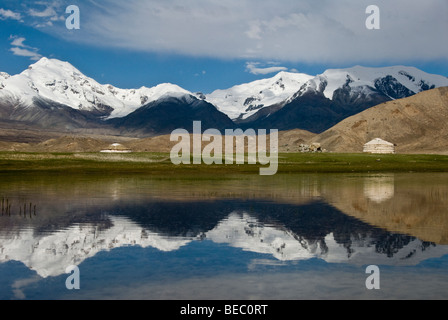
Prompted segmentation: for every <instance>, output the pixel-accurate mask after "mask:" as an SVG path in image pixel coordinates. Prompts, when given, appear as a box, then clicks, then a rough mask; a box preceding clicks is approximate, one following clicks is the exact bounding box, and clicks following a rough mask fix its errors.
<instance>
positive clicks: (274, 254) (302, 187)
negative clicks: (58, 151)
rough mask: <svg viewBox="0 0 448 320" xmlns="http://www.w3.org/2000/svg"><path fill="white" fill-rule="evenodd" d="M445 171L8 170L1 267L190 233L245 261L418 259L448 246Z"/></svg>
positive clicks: (79, 259) (58, 269)
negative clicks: (203, 173) (159, 175)
mask: <svg viewBox="0 0 448 320" xmlns="http://www.w3.org/2000/svg"><path fill="white" fill-rule="evenodd" d="M446 178H447V176H446V175H443V174H419V175H417V174H415V175H412V174H400V175H397V174H395V175H394V174H387V175H291V176H280V175H278V176H276V177H272V178H269V179H267V180H266V181H264V182H263V183H260V179H261V178H260V177H243V178H241V177H236V178H234V179H233V178H232V179H223V180H202V181H196V180H192V179H184V180H182V179H178V180H173V179H171V180H169V179H154V178H145V177H132V176H129V177H120V178H113V177H110V178H105V177H76V178H73V177H70V178H69V177H39V176H33V177H32V178H30V177H27V179H24V177H9V178H8V179H4V180H3V182H1V183H0V197H1V198H2V199H4V200H3V201H6V200H7V201H8V204H10V205H11V209H10V212H8V213H6V211H5V210H3V211H2V216H1V217H0V266H1V265H2V264H7V263H8V262H12V261H17V262H20V263H22V264H23V265H25V266H26V267H27V268H28V269H29V270H31V271H33V272H35V273H36V274H37V275H38V276H39V277H40V278H42V279H45V278H49V277H58V276H64V275H65V268H66V267H67V266H69V265H78V266H82V265H83V263H85V262H86V261H87V260H88V259H95V257H96V256H97V255H99V254H100V253H107V252H110V253H111V252H113V251H114V250H116V249H118V248H123V249H126V248H132V247H138V248H152V249H156V250H158V251H160V252H167V253H168V252H172V253H174V252H177V251H179V250H181V249H182V248H186V247H188V246H192V245H193V244H195V243H197V244H201V243H203V244H204V247H207V246H209V244H210V243H213V244H214V245H215V246H216V248H215V250H222V248H223V247H222V246H225V247H227V248H235V249H239V250H241V251H242V252H247V253H251V254H255V255H258V256H256V257H253V256H251V258H250V259H249V260H248V261H246V265H247V268H248V270H250V269H251V267H250V266H252V267H253V265H254V263H255V264H256V265H260V264H266V265H277V264H279V265H285V264H288V263H298V262H300V261H308V260H312V259H319V260H321V261H325V262H326V263H337V264H343V265H351V266H363V265H370V264H376V265H383V266H390V267H399V266H417V265H419V264H421V263H422V262H424V261H427V260H430V259H433V258H440V257H443V256H445V255H447V254H448V246H446V244H447V234H446V232H447V230H448V228H446V226H447V222H448V215H447V212H446V208H448V206H447V199H448V185H447V184H446V183H445V181H448V180H447V179H446ZM68 179H69V181H67V180H68ZM5 199H6V200H5ZM29 203H31V204H33V205H31V206H29V207H28V204H29ZM34 206H35V207H36V209H34ZM22 208H23V209H22ZM33 209H34V210H35V211H33ZM26 210H28V211H26ZM25 212H27V214H25ZM220 248H221V249H220ZM222 254H223V255H225V254H226V253H225V250H223V253H222ZM122 259H123V260H125V259H126V255H125V254H124V257H123V258H122ZM185 259H195V257H194V256H189V257H188V258H185ZM275 261H277V263H275ZM127 263H130V264H132V263H133V262H132V261H128V262H127ZM211 267H213V265H212V266H211Z"/></svg>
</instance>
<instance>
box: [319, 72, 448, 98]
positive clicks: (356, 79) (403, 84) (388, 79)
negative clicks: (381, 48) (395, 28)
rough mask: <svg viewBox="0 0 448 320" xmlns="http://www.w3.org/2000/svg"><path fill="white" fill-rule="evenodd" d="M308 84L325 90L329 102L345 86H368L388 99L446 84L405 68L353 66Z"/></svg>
mask: <svg viewBox="0 0 448 320" xmlns="http://www.w3.org/2000/svg"><path fill="white" fill-rule="evenodd" d="M311 82H314V86H315V87H320V88H324V90H323V94H324V95H325V97H327V98H328V99H333V96H334V93H335V91H336V90H338V89H341V88H344V86H348V87H350V88H351V89H355V88H366V87H368V88H370V89H372V90H376V91H378V92H380V93H382V94H384V95H386V96H388V97H389V98H390V99H400V98H405V97H408V96H410V95H413V94H416V93H419V92H421V91H424V90H429V89H434V88H436V87H442V86H447V85H448V79H447V78H446V77H443V76H439V75H434V74H429V73H426V72H423V71H421V70H419V69H417V68H414V67H406V66H392V67H383V68H369V67H362V66H355V67H352V68H347V69H329V70H327V71H325V72H324V73H323V74H322V75H319V76H317V77H316V78H315V79H313V80H312V81H311Z"/></svg>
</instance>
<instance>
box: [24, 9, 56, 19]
mask: <svg viewBox="0 0 448 320" xmlns="http://www.w3.org/2000/svg"><path fill="white" fill-rule="evenodd" d="M28 14H29V15H30V16H32V17H40V18H46V17H54V16H57V13H56V11H55V10H54V8H52V7H47V8H45V10H43V11H38V10H35V9H30V10H29V12H28Z"/></svg>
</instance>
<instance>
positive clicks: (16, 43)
mask: <svg viewBox="0 0 448 320" xmlns="http://www.w3.org/2000/svg"><path fill="white" fill-rule="evenodd" d="M9 40H12V41H11V45H12V48H10V49H9V50H10V51H11V52H12V53H13V54H14V55H16V56H21V57H28V58H30V59H31V60H33V61H36V60H39V59H40V58H42V55H41V54H39V53H38V51H39V49H37V48H33V47H31V46H28V45H26V44H24V42H25V41H26V39H25V38H24V37H18V36H10V37H9Z"/></svg>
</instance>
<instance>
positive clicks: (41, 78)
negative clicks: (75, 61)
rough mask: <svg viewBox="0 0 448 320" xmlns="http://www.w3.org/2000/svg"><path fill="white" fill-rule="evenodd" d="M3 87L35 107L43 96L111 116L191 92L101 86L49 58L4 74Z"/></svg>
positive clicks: (174, 88) (166, 85)
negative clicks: (24, 68)
mask: <svg viewBox="0 0 448 320" xmlns="http://www.w3.org/2000/svg"><path fill="white" fill-rule="evenodd" d="M0 88H1V91H0V97H2V98H9V99H10V100H15V101H18V102H20V103H21V104H22V105H24V106H32V105H33V104H34V102H35V101H36V99H43V100H46V101H51V102H53V103H57V104H60V105H64V106H68V107H71V108H73V109H75V110H80V111H91V112H97V114H100V115H102V116H103V117H104V118H108V119H109V118H117V117H123V116H126V115H128V114H129V113H131V112H133V111H135V110H136V109H138V108H139V107H141V106H143V105H145V104H147V103H150V102H152V101H154V100H157V99H159V98H160V97H162V96H164V95H166V94H170V93H175V94H179V93H182V94H191V93H190V92H189V91H187V90H184V89H182V88H180V87H179V86H176V85H174V84H169V83H164V84H160V85H157V86H155V87H152V88H146V87H141V88H140V89H120V88H116V87H114V86H112V85H108V84H106V85H102V84H99V83H98V82H97V81H95V80H94V79H92V78H89V77H87V76H85V75H84V74H82V73H81V72H80V71H79V70H78V69H76V68H75V67H73V66H72V65H71V64H70V63H68V62H63V61H59V60H57V59H47V58H42V59H40V60H39V61H38V62H36V63H35V64H32V65H30V66H29V67H28V69H27V70H25V71H23V72H22V73H20V74H18V75H14V76H9V75H7V74H1V75H0Z"/></svg>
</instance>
